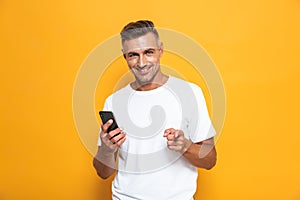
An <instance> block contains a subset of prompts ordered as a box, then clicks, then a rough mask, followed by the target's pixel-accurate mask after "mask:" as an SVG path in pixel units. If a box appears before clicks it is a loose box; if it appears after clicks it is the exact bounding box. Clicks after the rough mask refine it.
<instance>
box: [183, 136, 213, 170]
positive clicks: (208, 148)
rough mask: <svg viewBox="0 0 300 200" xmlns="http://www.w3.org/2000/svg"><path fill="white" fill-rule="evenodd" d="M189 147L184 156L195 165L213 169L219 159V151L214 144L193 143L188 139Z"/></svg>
mask: <svg viewBox="0 0 300 200" xmlns="http://www.w3.org/2000/svg"><path fill="white" fill-rule="evenodd" d="M186 142H187V144H188V148H187V149H186V151H185V152H184V153H183V156H184V157H185V158H186V159H187V160H188V161H189V162H190V163H191V164H192V165H194V166H195V167H198V168H204V169H207V170H209V169H211V168H213V167H214V166H215V164H216V161H217V153H216V149H215V146H214V144H204V143H202V142H200V143H192V142H191V141H186Z"/></svg>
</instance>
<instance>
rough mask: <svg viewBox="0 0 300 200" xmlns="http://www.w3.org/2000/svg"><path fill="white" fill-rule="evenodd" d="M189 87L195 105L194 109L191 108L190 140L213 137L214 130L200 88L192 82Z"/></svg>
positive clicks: (195, 141) (198, 140) (197, 140)
mask: <svg viewBox="0 0 300 200" xmlns="http://www.w3.org/2000/svg"><path fill="white" fill-rule="evenodd" d="M191 87H192V89H193V92H194V97H195V99H196V102H197V107H196V109H193V112H192V114H191V116H190V120H189V122H190V124H189V132H190V139H191V141H192V142H194V143H197V142H201V141H203V140H207V139H209V138H212V137H214V136H215V134H216V131H215V129H214V127H213V124H212V122H211V120H210V117H209V114H208V110H207V106H206V101H205V98H204V95H203V92H202V90H201V88H200V87H199V86H197V85H195V84H192V85H191Z"/></svg>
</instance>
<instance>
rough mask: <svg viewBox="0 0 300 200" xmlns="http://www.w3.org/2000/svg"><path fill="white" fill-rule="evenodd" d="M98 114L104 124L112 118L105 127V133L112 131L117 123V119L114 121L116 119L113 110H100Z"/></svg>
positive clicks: (116, 126)
mask: <svg viewBox="0 0 300 200" xmlns="http://www.w3.org/2000/svg"><path fill="white" fill-rule="evenodd" d="M99 115H100V117H101V120H102V123H103V124H105V123H106V122H107V121H108V120H110V119H112V120H113V123H112V124H111V125H110V127H108V129H107V133H109V132H110V131H113V130H115V129H116V128H118V124H117V121H116V119H115V117H114V114H113V112H111V111H100V112H99Z"/></svg>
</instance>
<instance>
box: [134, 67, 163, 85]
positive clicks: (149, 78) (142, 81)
mask: <svg viewBox="0 0 300 200" xmlns="http://www.w3.org/2000/svg"><path fill="white" fill-rule="evenodd" d="M146 67H147V66H146ZM149 67H150V68H151V69H150V70H151V71H150V72H149V73H147V74H146V75H140V74H139V72H138V71H136V69H132V73H133V74H134V76H135V80H136V82H137V83H138V84H139V85H140V86H143V85H146V84H149V83H152V82H153V80H154V78H155V76H156V75H157V73H158V71H159V66H156V65H151V66H149ZM154 68H155V69H154Z"/></svg>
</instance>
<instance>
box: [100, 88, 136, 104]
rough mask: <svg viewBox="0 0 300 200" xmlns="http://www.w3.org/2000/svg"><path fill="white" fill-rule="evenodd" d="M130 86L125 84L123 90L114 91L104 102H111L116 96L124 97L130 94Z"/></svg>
mask: <svg viewBox="0 0 300 200" xmlns="http://www.w3.org/2000/svg"><path fill="white" fill-rule="evenodd" d="M130 91H131V90H130V84H127V85H126V86H124V87H123V88H121V89H119V90H117V91H114V92H113V93H112V94H110V95H109V96H108V97H107V98H106V100H105V101H106V102H111V101H112V99H113V98H114V97H117V96H124V95H125V94H128V93H130Z"/></svg>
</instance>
